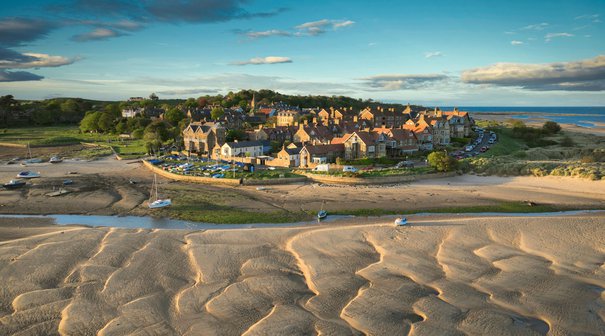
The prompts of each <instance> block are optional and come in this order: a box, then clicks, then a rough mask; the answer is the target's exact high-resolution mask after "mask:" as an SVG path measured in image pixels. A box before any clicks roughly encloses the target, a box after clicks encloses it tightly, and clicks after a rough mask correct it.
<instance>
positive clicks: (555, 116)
mask: <svg viewBox="0 0 605 336" xmlns="http://www.w3.org/2000/svg"><path fill="white" fill-rule="evenodd" d="M457 107H458V109H459V110H460V111H467V112H471V113H472V112H476V113H477V112H481V113H498V114H503V113H510V114H511V116H510V117H511V118H514V119H533V118H544V119H548V120H552V121H555V122H558V123H562V124H574V125H577V126H580V127H588V128H605V106H578V107H571V106H554V107H553V106H544V107H540V106H525V107H524V106H457ZM453 108H454V107H453V106H450V107H441V110H443V111H451V110H452V109H453Z"/></svg>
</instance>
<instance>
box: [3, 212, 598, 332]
mask: <svg viewBox="0 0 605 336" xmlns="http://www.w3.org/2000/svg"><path fill="white" fill-rule="evenodd" d="M410 221H411V225H410V226H409V227H395V226H393V225H392V224H391V223H392V218H389V219H386V218H385V219H384V220H375V221H374V222H372V221H370V222H368V221H367V220H366V221H359V222H357V223H348V224H345V223H335V224H330V225H321V226H312V227H304V228H280V229H277V228H276V229H248V230H209V231H197V232H188V231H180V230H175V231H170V230H156V231H153V230H125V229H112V228H94V229H93V228H85V227H78V226H70V227H58V226H50V225H49V223H47V222H44V221H40V220H32V219H11V220H6V219H4V220H3V221H2V224H1V225H0V238H1V239H2V240H3V241H2V242H1V243H0V278H1V279H3V281H2V282H1V283H0V288H1V290H0V302H1V306H0V334H2V335H9V334H10V335H40V334H48V335H50V334H63V335H85V334H99V335H123V334H138V335H150V334H151V335H240V334H243V335H309V334H318V335H351V334H368V335H402V334H410V335H445V334H447V335H458V334H460V335H462V334H472V335H544V334H549V335H570V334H576V335H577V334H586V335H599V334H603V333H605V323H604V320H605V292H604V291H603V290H604V288H605V266H604V262H605V215H604V214H603V213H600V214H588V215H572V216H566V217H507V216H504V217H475V216H453V217H452V216H449V217H448V216H435V217H417V218H415V217H413V216H412V217H410ZM107 224H108V225H111V223H107Z"/></svg>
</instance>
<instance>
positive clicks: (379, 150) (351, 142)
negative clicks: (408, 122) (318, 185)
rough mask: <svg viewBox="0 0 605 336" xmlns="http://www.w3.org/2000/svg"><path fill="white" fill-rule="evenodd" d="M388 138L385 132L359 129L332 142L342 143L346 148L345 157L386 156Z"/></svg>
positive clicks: (353, 158) (352, 158)
mask: <svg viewBox="0 0 605 336" xmlns="http://www.w3.org/2000/svg"><path fill="white" fill-rule="evenodd" d="M387 139H388V137H387V135H386V134H384V133H380V132H369V131H359V132H353V133H351V134H347V135H345V136H344V137H342V138H338V139H334V141H333V142H332V143H342V144H343V145H344V148H345V153H344V158H345V159H346V160H355V159H362V158H380V157H385V156H386V155H387V152H386V142H387Z"/></svg>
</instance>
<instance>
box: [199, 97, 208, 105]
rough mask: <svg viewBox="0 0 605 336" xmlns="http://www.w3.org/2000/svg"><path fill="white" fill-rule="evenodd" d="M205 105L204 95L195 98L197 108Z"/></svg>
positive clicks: (206, 103) (206, 100)
mask: <svg viewBox="0 0 605 336" xmlns="http://www.w3.org/2000/svg"><path fill="white" fill-rule="evenodd" d="M206 105H208V99H206V97H199V98H198V99H197V106H198V107H199V108H204V107H206Z"/></svg>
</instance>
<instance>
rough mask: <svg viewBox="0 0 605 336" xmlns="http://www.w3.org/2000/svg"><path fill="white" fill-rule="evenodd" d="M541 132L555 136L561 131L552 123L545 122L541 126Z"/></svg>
mask: <svg viewBox="0 0 605 336" xmlns="http://www.w3.org/2000/svg"><path fill="white" fill-rule="evenodd" d="M542 131H543V132H544V133H546V134H555V133H559V131H561V126H560V125H559V124H557V123H556V122H554V121H547V122H545V123H544V125H543V126H542Z"/></svg>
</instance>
